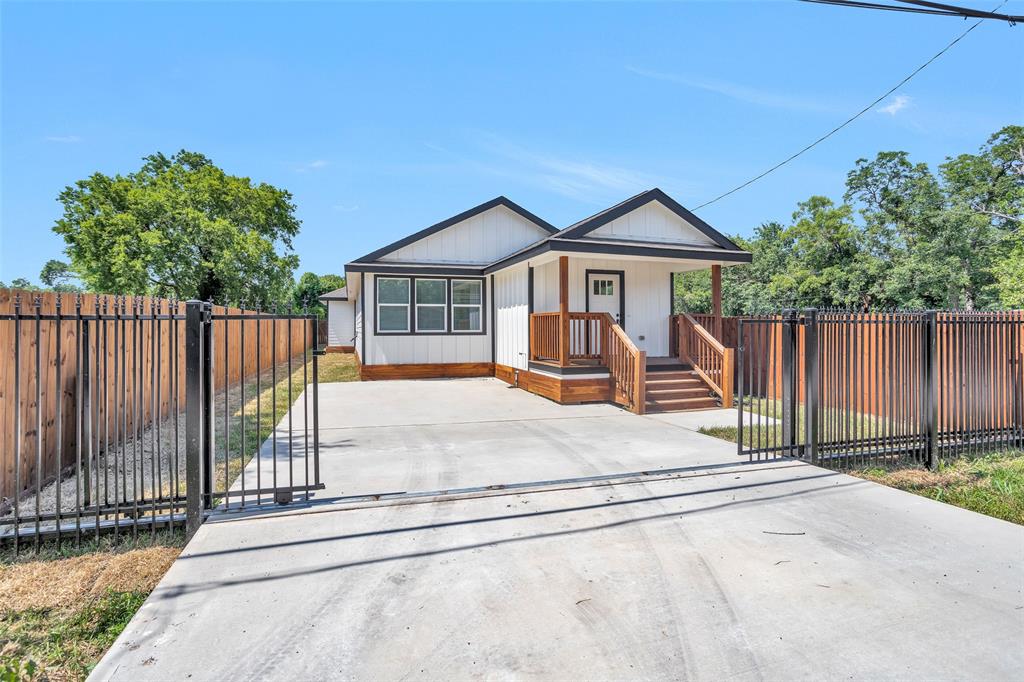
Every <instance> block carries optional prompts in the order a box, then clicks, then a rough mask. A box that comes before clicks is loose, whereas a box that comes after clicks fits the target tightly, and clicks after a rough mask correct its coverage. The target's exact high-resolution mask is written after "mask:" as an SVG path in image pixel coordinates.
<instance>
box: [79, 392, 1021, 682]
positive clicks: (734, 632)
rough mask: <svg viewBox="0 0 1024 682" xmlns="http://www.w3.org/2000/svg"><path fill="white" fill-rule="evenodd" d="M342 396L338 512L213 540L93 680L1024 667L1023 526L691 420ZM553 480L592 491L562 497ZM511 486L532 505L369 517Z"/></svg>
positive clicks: (511, 502)
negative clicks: (786, 455)
mask: <svg viewBox="0 0 1024 682" xmlns="http://www.w3.org/2000/svg"><path fill="white" fill-rule="evenodd" d="M367 387H370V388H367ZM385 388H391V389H392V390H391V391H386V390H384V389H385ZM322 391H323V403H322V406H321V424H322V425H323V430H322V444H323V445H322V455H321V457H322V463H321V466H322V470H323V472H324V480H325V481H326V483H327V490H326V491H323V493H322V494H320V495H318V499H319V501H318V502H316V503H315V504H313V505H310V506H308V507H304V508H303V507H297V508H292V509H288V510H281V511H276V512H270V513H263V514H260V515H258V516H253V515H247V516H244V515H232V514H224V515H219V516H217V517H215V518H214V519H212V520H211V521H209V522H207V523H206V524H205V525H204V526H203V528H202V529H201V530H200V531H199V533H198V534H197V535H196V537H195V538H194V539H193V541H192V542H191V543H189V545H188V547H187V548H186V549H185V551H184V552H183V554H182V556H181V558H180V559H179V560H178V561H177V562H176V563H175V564H174V565H173V566H172V568H171V570H170V571H169V572H168V573H167V575H166V576H165V578H164V579H163V580H162V581H161V583H160V585H159V586H158V587H157V589H156V590H155V591H154V593H153V594H152V595H151V597H150V598H149V599H148V600H147V602H146V604H145V605H144V606H143V608H142V609H141V610H140V612H139V613H138V614H137V616H136V617H135V618H134V619H133V621H132V622H131V623H130V624H129V626H128V628H127V629H126V630H125V632H124V633H123V634H122V636H121V637H120V638H119V639H118V641H117V642H116V643H115V644H114V646H113V647H112V649H111V651H110V652H109V653H108V655H107V656H106V657H105V658H104V660H103V661H102V662H101V663H100V665H99V666H98V667H97V668H96V670H95V671H94V673H93V676H92V677H93V679H124V680H144V679H153V680H167V679H186V678H187V679H191V680H236V679H237V680H243V679H246V680H248V679H280V678H289V679H394V678H404V677H411V678H417V679H438V678H445V679H466V678H484V677H486V678H541V679H567V678H572V679H583V678H586V679H622V678H658V679H684V678H686V679H707V680H718V679H723V678H727V677H728V678H738V679H811V678H813V679H828V678H839V677H843V678H854V679H865V678H868V679H895V678H899V679H907V678H914V679H925V678H927V679H1015V678H1017V677H1018V675H1019V672H1020V670H1021V669H1022V667H1024V648H1022V647H1020V641H1021V638H1022V637H1024V529H1022V528H1020V527H1018V526H1015V525H1012V524H1008V523H1005V522H1001V521H997V520H994V519H990V518H988V517H984V516H981V515H978V514H974V513H971V512H966V511H963V510H960V509H957V508H954V507H950V506H947V505H944V504H941V503H937V502H932V501H929V500H925V499H923V498H919V497H916V496H913V495H909V494H906V493H902V492H899V491H896V490H892V489H888V488H885V487H882V486H878V485H875V484H872V483H868V482H864V481H861V480H858V479H854V478H850V477H847V476H843V475H840V474H835V473H832V472H829V471H826V470H823V469H819V468H816V467H811V466H808V465H804V464H800V463H794V462H777V463H768V464H760V465H747V464H744V463H743V462H742V461H741V460H739V459H738V458H737V457H736V455H735V449H734V447H733V446H732V445H730V444H728V443H724V442H722V441H718V440H715V439H712V438H708V437H705V436H702V435H700V434H698V433H696V432H695V431H693V430H692V427H693V425H692V424H691V425H690V426H686V425H679V424H674V423H670V422H672V421H673V419H666V418H661V417H659V418H654V417H644V418H640V417H635V416H633V415H629V414H625V413H622V412H621V411H619V410H617V409H615V408H612V407H609V406H604V405H601V406H581V407H579V408H565V407H560V406H556V405H553V404H551V403H548V402H547V401H544V400H543V399H541V398H537V397H535V396H532V395H529V394H526V393H524V392H522V391H510V390H508V389H505V388H503V387H502V385H501V384H500V383H499V382H495V381H490V380H465V381H446V382H377V383H367V384H339V385H332V386H324V387H322ZM375 396H376V397H375ZM383 398H387V401H386V402H382V401H381V400H382V399H383ZM669 417H671V415H669ZM721 417H722V416H721V415H719V416H718V418H721ZM708 418H709V419H710V418H713V417H712V416H711V415H709V417H708ZM639 472H647V473H639ZM629 474H632V475H629ZM616 475H618V476H616ZM609 477H610V478H609ZM558 478H561V479H576V480H570V481H566V480H563V481H561V482H559V483H554V484H551V483H543V482H544V481H551V480H553V479H558ZM531 482H532V483H531ZM490 483H524V484H526V485H524V487H522V488H518V489H515V490H478V491H475V492H471V493H465V494H457V495H449V496H440V497H411V498H410V497H407V498H397V499H392V500H385V501H378V502H368V501H365V500H363V499H361V498H358V497H357V498H351V497H348V496H349V495H360V494H362V493H367V492H369V491H373V490H375V491H376V492H383V491H395V492H399V491H429V490H442V489H450V488H468V487H474V486H486V485H488V484H490Z"/></svg>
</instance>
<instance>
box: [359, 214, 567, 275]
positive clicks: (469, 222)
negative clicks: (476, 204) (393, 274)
mask: <svg viewBox="0 0 1024 682" xmlns="http://www.w3.org/2000/svg"><path fill="white" fill-rule="evenodd" d="M547 234H548V232H547V231H546V230H544V229H543V228H541V227H539V226H538V225H535V224H534V223H533V222H531V221H529V220H527V219H526V218H524V217H522V216H521V215H519V214H518V213H516V212H515V211H511V210H509V209H507V208H505V207H504V206H495V207H494V208H492V209H490V210H488V211H484V212H483V213H480V214H478V215H475V216H473V217H472V218H468V219H466V220H463V221H462V222H461V223H456V224H455V225H452V226H451V227H449V228H447V229H444V230H441V231H440V232H437V233H435V234H432V235H430V236H429V237H424V238H423V239H420V240H419V241H416V242H413V243H412V244H409V245H407V246H403V247H402V248H400V249H397V250H395V251H392V252H391V253H389V254H388V255H386V256H382V257H381V258H380V259H379V260H381V261H387V262H400V263H438V262H444V263H466V264H475V265H484V264H487V263H492V262H494V261H496V260H498V259H499V258H501V257H502V256H507V255H508V254H510V253H512V252H513V251H517V250H519V249H521V248H522V247H524V246H526V245H528V244H532V243H534V242H536V241H538V240H539V239H541V238H543V237H545V236H547Z"/></svg>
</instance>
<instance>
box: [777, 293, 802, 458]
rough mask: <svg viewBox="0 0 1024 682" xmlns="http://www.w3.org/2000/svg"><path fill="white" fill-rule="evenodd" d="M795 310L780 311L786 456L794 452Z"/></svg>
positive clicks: (795, 389) (795, 390)
mask: <svg viewBox="0 0 1024 682" xmlns="http://www.w3.org/2000/svg"><path fill="white" fill-rule="evenodd" d="M796 325H797V314H796V310H794V309H792V308H787V309H785V310H783V311H782V414H781V418H782V445H783V447H784V448H785V452H786V454H787V455H788V456H790V457H792V456H793V455H794V454H796V441H797V437H796V433H797V403H798V402H799V400H798V398H797V392H798V388H797V387H798V385H799V384H798V381H797V373H796V357H797V353H796V343H797V328H796Z"/></svg>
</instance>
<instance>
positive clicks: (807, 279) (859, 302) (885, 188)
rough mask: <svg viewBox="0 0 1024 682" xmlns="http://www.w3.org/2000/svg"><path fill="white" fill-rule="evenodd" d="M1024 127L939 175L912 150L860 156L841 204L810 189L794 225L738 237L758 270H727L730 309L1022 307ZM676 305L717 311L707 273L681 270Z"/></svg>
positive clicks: (1008, 130) (1007, 131) (947, 165)
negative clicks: (912, 156) (913, 157)
mask: <svg viewBox="0 0 1024 682" xmlns="http://www.w3.org/2000/svg"><path fill="white" fill-rule="evenodd" d="M1022 222H1024V126H1007V127H1005V128H1003V129H1002V130H1000V131H998V132H997V133H995V134H994V135H992V136H991V137H990V138H989V140H988V141H987V142H986V144H985V145H984V146H982V147H981V149H980V150H979V152H978V153H977V154H961V155H959V156H956V157H952V158H947V159H946V161H945V162H944V163H942V164H941V165H940V166H939V167H938V172H937V173H933V172H932V171H931V170H930V169H929V168H928V167H927V165H926V164H923V163H915V162H913V161H912V160H911V159H910V156H909V155H908V154H907V153H906V152H881V153H879V154H878V155H877V156H876V157H875V158H874V159H872V160H868V159H860V160H858V161H857V163H856V164H855V166H854V168H853V170H851V171H850V172H849V174H848V175H847V178H846V192H845V194H844V196H843V201H842V202H841V203H836V202H835V201H833V200H832V199H830V198H828V197H823V196H813V197H810V198H809V199H807V200H806V201H803V202H801V203H800V204H798V205H797V210H796V211H795V212H794V214H793V218H792V222H791V223H790V224H789V225H781V224H779V223H774V222H773V223H765V224H763V225H761V226H760V227H758V228H756V229H755V230H754V234H753V236H752V237H751V238H749V239H743V238H742V237H737V238H735V240H736V241H737V243H739V244H740V245H741V246H743V247H744V248H747V249H749V250H750V251H751V252H752V253H753V254H754V262H753V263H752V264H751V265H743V266H738V267H731V268H725V269H724V271H723V276H722V299H723V300H722V305H723V312H724V313H725V314H728V315H738V314H746V313H754V312H764V311H770V310H777V309H779V308H783V307H818V308H825V307H840V308H848V309H853V310H877V309H885V308H967V309H984V308H997V307H1015V308H1020V307H1024V227H1022ZM675 298H676V305H677V307H679V308H680V309H683V310H690V311H693V312H706V311H707V310H709V309H710V305H711V295H710V274H709V272H708V271H706V270H705V271H698V272H693V273H686V274H682V275H678V276H677V277H676V287H675Z"/></svg>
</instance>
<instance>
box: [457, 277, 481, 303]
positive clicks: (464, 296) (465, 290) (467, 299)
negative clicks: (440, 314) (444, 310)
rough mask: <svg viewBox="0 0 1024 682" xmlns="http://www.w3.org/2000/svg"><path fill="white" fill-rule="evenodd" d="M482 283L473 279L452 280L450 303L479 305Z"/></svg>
mask: <svg viewBox="0 0 1024 682" xmlns="http://www.w3.org/2000/svg"><path fill="white" fill-rule="evenodd" d="M482 285H483V283H482V282H481V281H480V280H475V279H468V280H467V279H453V280H452V303H454V304H456V305H480V304H481V303H482V301H481V293H480V292H481V289H482Z"/></svg>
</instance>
